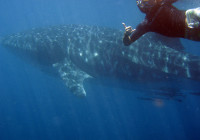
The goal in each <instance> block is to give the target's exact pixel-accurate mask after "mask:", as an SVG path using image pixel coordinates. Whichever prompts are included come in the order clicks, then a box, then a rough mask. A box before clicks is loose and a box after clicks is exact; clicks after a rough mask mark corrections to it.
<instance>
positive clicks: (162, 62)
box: [1, 25, 200, 96]
mask: <svg viewBox="0 0 200 140" xmlns="http://www.w3.org/2000/svg"><path fill="white" fill-rule="evenodd" d="M122 37H123V31H120V30H116V29H111V28H106V27H98V26H85V25H63V26H53V27H48V28H37V29H32V30H29V31H26V32H21V33H17V34H13V35H10V36H7V37H4V38H2V40H1V44H2V45H3V46H5V47H7V48H9V49H10V50H14V51H15V52H18V53H19V52H20V55H22V54H23V55H26V56H28V57H29V58H31V60H34V61H36V62H37V63H38V64H41V65H46V66H49V68H52V69H55V70H56V71H57V72H58V74H59V75H60V77H61V78H62V79H63V80H64V82H65V84H66V86H67V87H68V88H69V89H70V90H71V92H73V93H74V94H75V95H78V96H86V91H85V89H84V86H83V82H84V80H85V79H87V78H91V77H93V78H96V79H98V78H102V77H109V78H118V79H124V80H128V81H136V82H137V81H150V82H152V81H153V80H155V81H157V80H159V81H160V80H165V79H166V77H169V76H173V77H174V76H176V77H183V78H189V79H194V80H198V81H200V57H199V56H193V55H190V54H187V53H184V52H182V51H179V50H180V49H181V48H182V46H181V45H180V44H179V45H180V46H181V47H180V46H179V47H178V46H175V47H177V48H178V50H175V49H173V48H169V47H170V46H169V45H171V46H173V45H174V44H176V45H177V41H178V40H177V39H175V40H174V39H170V43H167V44H166V42H168V41H166V39H161V38H160V37H159V39H157V38H156V37H155V35H154V34H152V33H149V34H147V35H144V36H143V37H141V38H140V39H139V40H138V41H136V42H135V43H133V44H132V45H131V46H129V47H125V46H124V45H123V42H122ZM161 40H162V41H161ZM163 40H165V41H164V42H163Z"/></svg>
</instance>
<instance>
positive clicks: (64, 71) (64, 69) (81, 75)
mask: <svg viewBox="0 0 200 140" xmlns="http://www.w3.org/2000/svg"><path fill="white" fill-rule="evenodd" d="M53 67H54V68H56V69H57V70H58V73H59V75H60V76H61V78H62V79H63V80H64V81H65V84H66V86H67V87H68V88H69V89H70V91H71V92H72V93H73V94H75V95H77V96H86V92H85V89H84V87H83V81H84V80H85V79H87V78H92V77H91V76H90V75H88V74H87V73H85V72H84V71H82V70H80V69H79V68H78V67H77V66H76V65H74V64H73V63H72V62H71V61H68V60H65V61H64V62H63V63H56V64H53Z"/></svg>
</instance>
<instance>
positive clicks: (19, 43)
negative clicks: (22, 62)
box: [0, 29, 66, 64]
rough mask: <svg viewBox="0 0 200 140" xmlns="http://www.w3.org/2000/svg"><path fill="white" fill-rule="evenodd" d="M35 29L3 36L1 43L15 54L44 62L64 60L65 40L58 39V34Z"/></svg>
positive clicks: (51, 62) (50, 62)
mask: <svg viewBox="0 0 200 140" xmlns="http://www.w3.org/2000/svg"><path fill="white" fill-rule="evenodd" d="M48 33H49V32H48V30H46V31H43V32H40V30H39V29H33V30H31V31H29V32H22V33H17V34H13V35H10V36H6V37H4V38H1V40H0V44H1V45H2V46H4V47H6V48H7V49H9V50H11V51H14V52H15V54H16V53H17V54H18V55H20V56H22V57H26V58H29V59H30V58H31V59H33V60H34V61H37V62H40V63H42V64H53V63H56V62H58V61H62V60H63V59H64V57H65V55H66V51H65V50H66V48H65V47H66V46H65V45H66V44H65V41H63V40H62V41H61V40H57V39H56V35H50V34H48Z"/></svg>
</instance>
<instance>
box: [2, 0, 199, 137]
mask: <svg viewBox="0 0 200 140" xmlns="http://www.w3.org/2000/svg"><path fill="white" fill-rule="evenodd" d="M134 2H135V1H134ZM134 2H132V1H126V2H124V1H122V0H118V1H113V0H110V1H106V0H104V1H101V3H100V2H96V3H95V2H93V1H92V2H91V1H89V0H87V1H85V2H83V1H79V0H75V1H73V2H70V1H61V0H60V1H55V2H54V1H53V0H50V1H48V2H46V1H39V0H38V1H37V0H36V1H29V2H27V1H22V3H18V2H17V1H14V0H13V1H12V0H11V1H4V2H1V6H0V7H1V12H0V15H1V16H0V18H1V21H2V22H0V25H1V26H0V27H1V28H0V29H1V33H0V35H1V36H2V35H6V34H9V33H14V32H17V31H21V30H24V29H28V28H31V27H35V26H46V25H55V24H63V23H82V24H95V25H96V24H97V25H104V26H114V27H115V28H121V22H122V21H125V22H126V23H127V24H133V26H134V24H137V23H138V22H139V21H140V19H142V18H140V17H135V18H133V17H132V16H133V14H132V13H130V14H128V15H127V17H126V18H124V15H125V14H127V13H129V11H128V10H130V11H131V12H139V11H137V10H136V11H133V9H132V6H131V5H133V7H134V8H135V9H136V7H135V3H134ZM105 3H106V4H105ZM77 4H80V5H81V6H77ZM126 4H128V6H126ZM69 5H70V6H69ZM54 6H55V7H54ZM84 7H86V8H84ZM110 7H112V8H113V9H109V8H110ZM103 8H104V10H103V11H102V9H103ZM119 8H121V9H122V10H121V11H119V10H118V9H119ZM86 9H87V10H86ZM6 10H7V12H5V11H6ZM80 12H81V13H82V14H83V15H80ZM91 12H93V14H92V13H91ZM97 14H98V16H99V18H97V16H95V15H97ZM141 16H143V15H141ZM81 17H82V18H81ZM110 17H112V18H110ZM129 18H130V19H129ZM100 19H101V20H100ZM113 24H114V25H113ZM182 41H183V43H184V44H185V45H187V46H189V48H187V50H188V51H190V52H191V53H196V54H197V55H199V53H198V52H200V50H199V49H198V47H199V43H193V42H190V41H185V40H182ZM193 47H194V49H191V48H193ZM0 57H1V59H0V68H1V69H0V139H1V140H18V139H20V140H36V139H38V140H40V139H41V140H44V139H48V140H55V139H57V140H64V139H65V140H66V139H99V140H100V139H101V140H102V139H109V140H110V139H120V140H121V139H134V140H137V139H138V140H147V139H148V140H149V139H152V140H161V139H162V140H171V139H182V140H188V139H192V140H195V139H196V140H197V139H200V135H199V130H200V119H199V118H200V96H197V95H192V94H188V95H187V96H186V97H184V99H183V101H182V102H178V101H174V100H164V101H161V100H156V101H149V100H140V99H138V97H140V95H141V93H140V92H139V91H136V90H134V91H132V90H126V89H121V88H117V87H118V85H113V86H105V85H99V84H95V83H93V82H91V81H89V80H88V81H87V82H85V88H86V90H87V96H86V98H83V99H82V98H77V97H76V96H74V95H72V94H71V93H70V92H69V91H68V89H66V87H65V85H64V83H63V82H62V81H61V80H60V79H59V78H56V77H54V76H51V75H47V74H46V73H45V72H43V70H40V69H38V68H37V67H35V66H33V65H29V64H27V63H26V62H24V61H23V60H21V59H19V58H18V57H17V56H15V55H12V54H10V53H9V52H7V50H5V49H3V48H0ZM118 84H119V85H121V84H126V83H118ZM185 84H186V85H189V84H190V83H185ZM195 86H198V84H197V85H195ZM186 94H187V93H186Z"/></svg>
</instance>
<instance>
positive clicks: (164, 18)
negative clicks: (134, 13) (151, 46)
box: [122, 0, 200, 46]
mask: <svg viewBox="0 0 200 140" xmlns="http://www.w3.org/2000/svg"><path fill="white" fill-rule="evenodd" d="M176 1H178V0H137V6H138V7H139V9H140V11H141V12H143V13H145V14H146V17H145V19H144V21H143V22H141V23H140V24H139V25H138V26H137V27H136V29H132V27H131V26H128V27H127V26H126V25H125V23H122V24H123V25H124V28H125V33H124V37H123V42H124V45H125V46H128V45H130V44H131V43H132V42H134V41H136V40H137V39H139V38H140V37H141V36H142V35H144V34H145V33H147V32H155V33H159V34H162V35H165V36H168V37H180V38H187V39H190V40H194V41H200V7H199V8H195V9H189V10H179V9H177V8H176V7H174V6H173V5H172V4H173V3H174V2H176Z"/></svg>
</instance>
